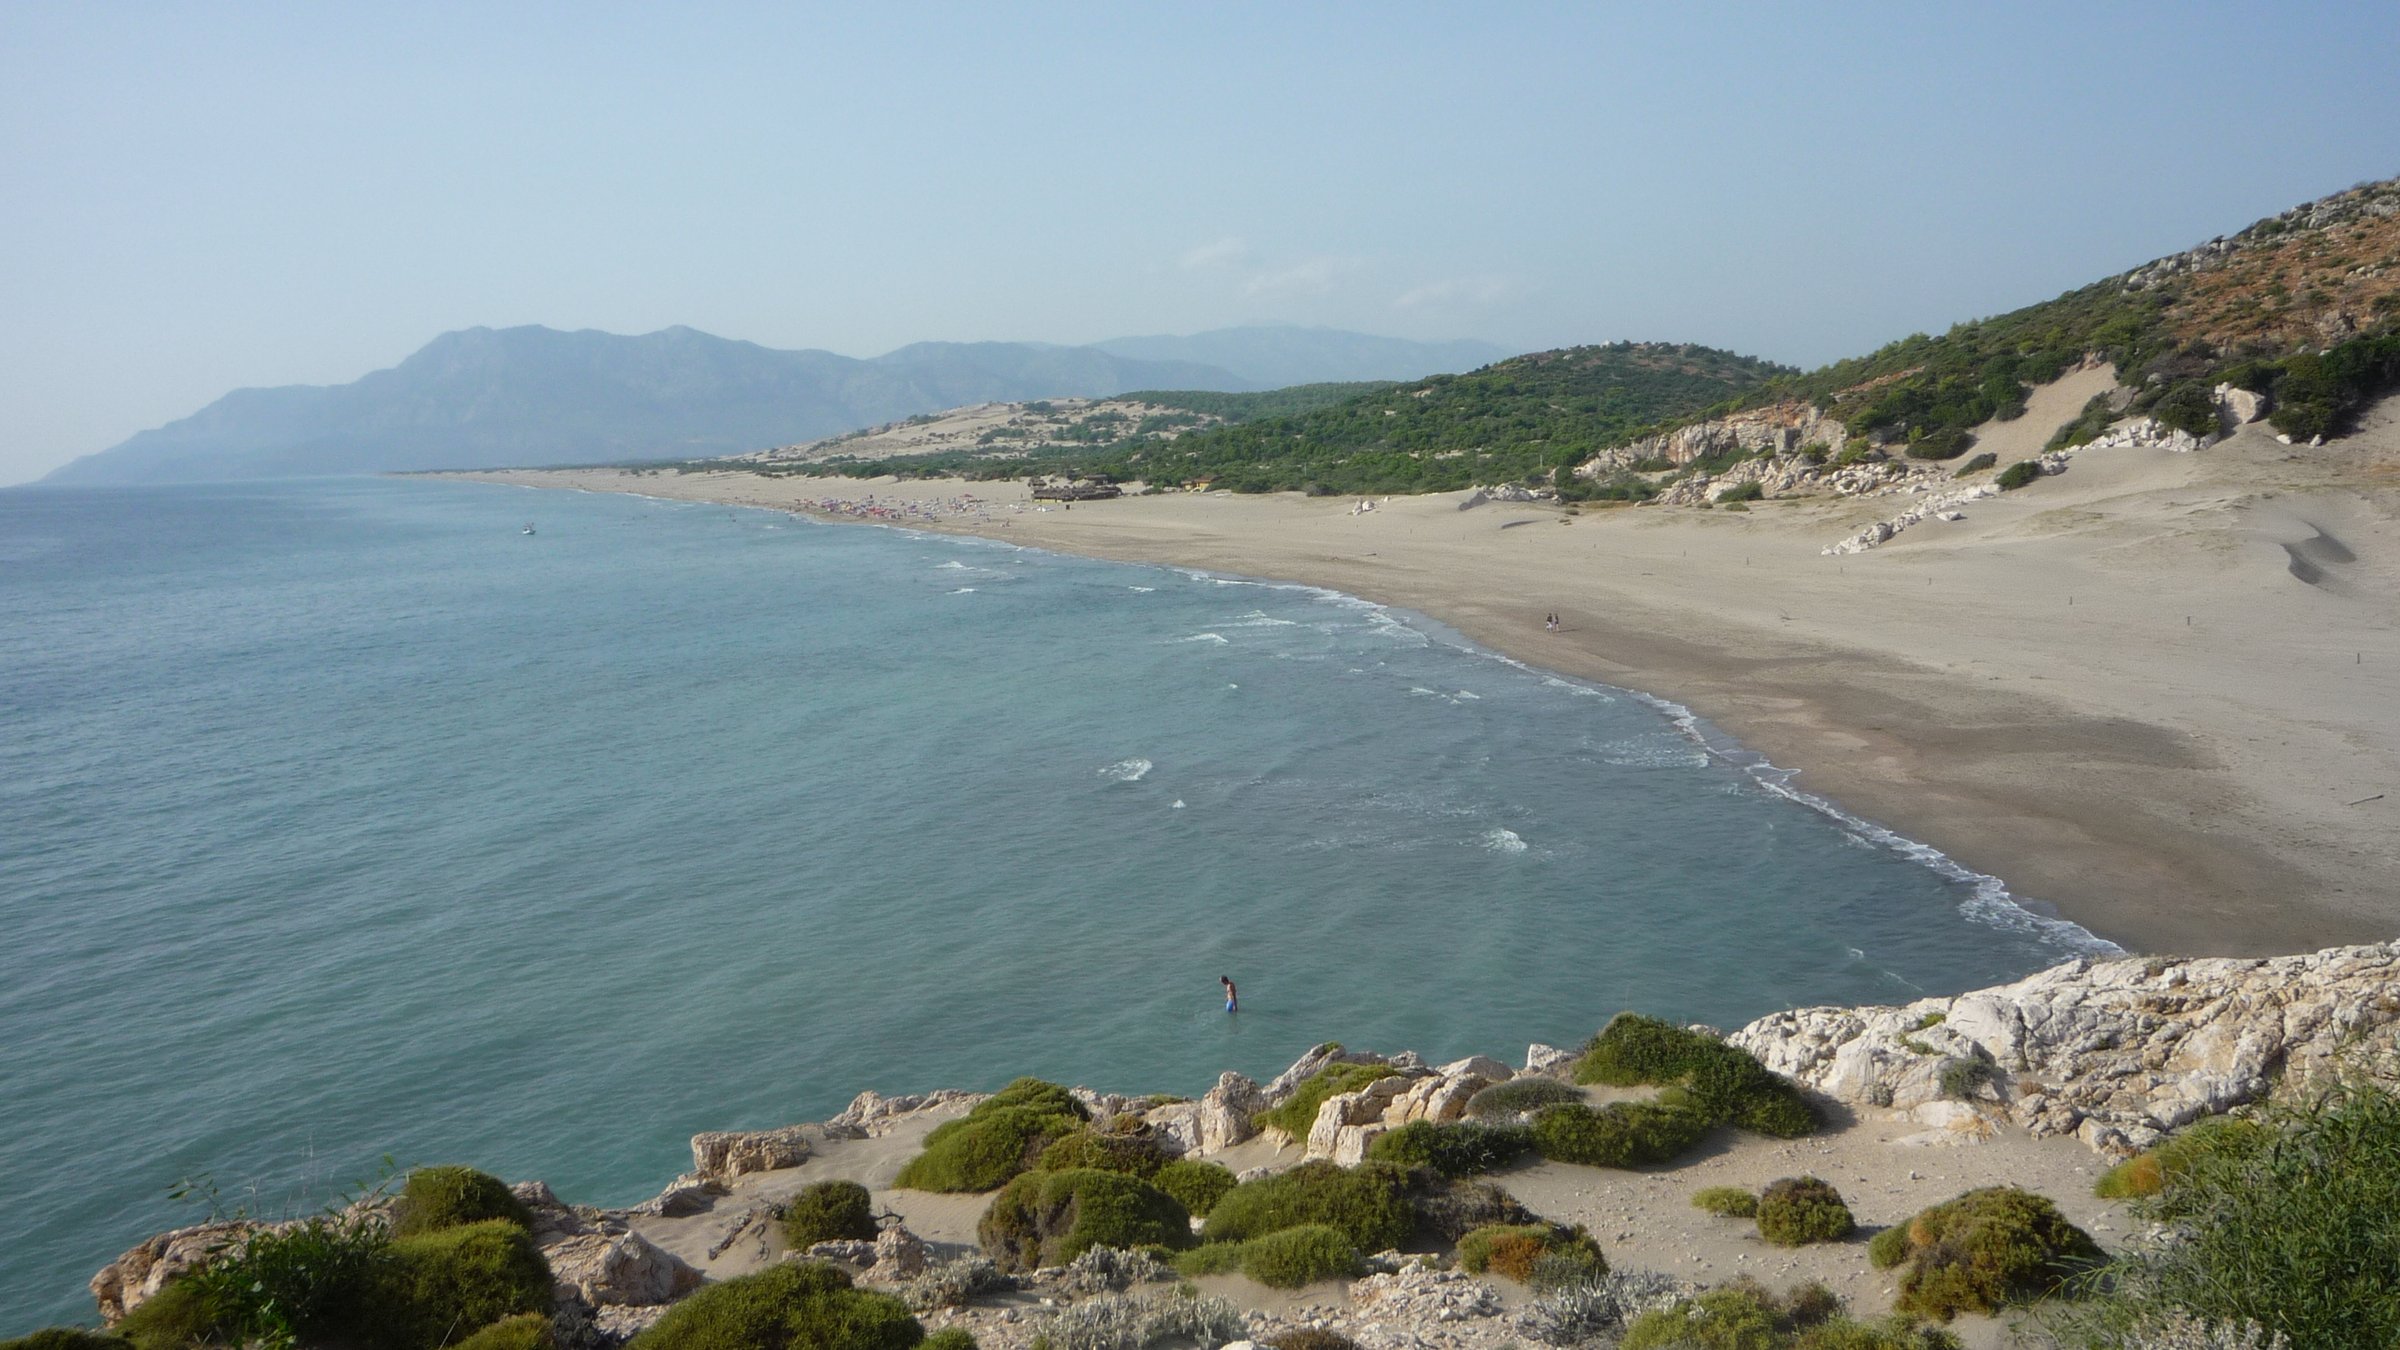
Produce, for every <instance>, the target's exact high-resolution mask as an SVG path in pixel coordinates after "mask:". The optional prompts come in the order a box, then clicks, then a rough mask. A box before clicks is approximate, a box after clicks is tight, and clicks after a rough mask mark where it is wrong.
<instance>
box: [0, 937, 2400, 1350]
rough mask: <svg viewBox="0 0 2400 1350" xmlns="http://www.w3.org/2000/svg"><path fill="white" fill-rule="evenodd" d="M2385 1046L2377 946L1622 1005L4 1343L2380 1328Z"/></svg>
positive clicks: (1318, 1056)
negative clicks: (1853, 991) (1469, 1047)
mask: <svg viewBox="0 0 2400 1350" xmlns="http://www.w3.org/2000/svg"><path fill="white" fill-rule="evenodd" d="M2396 1033H2400V942H2395V943H2388V944H2381V945H2376V946H2366V947H2348V948H2336V949H2332V950H2328V951H2324V952H2318V953H2315V954H2311V955H2305V956H2292V957H2277V958H2267V959H2260V960H2231V959H2205V960H2172V959H2161V958H2148V959H2140V958H2137V959H2128V960H2114V961H2090V960H2079V961H2074V962H2070V963H2068V964H2065V965H2062V966H2059V967H2055V968H2053V969H2050V970H2047V971H2043V972H2041V973H2039V974H2036V975H2033V976H2030V977H2028V978H2026V979H2023V980H2019V981H2016V982H2015V983H2012V984H2007V985H2002V986H1998V987H1995V988H1990V989H1982V990H1976V991H1972V992H1969V993H1964V994H1959V995H1956V996H1951V997H1940V998H1927V999H1921V1000H1918V1001H1916V1002H1914V1003H1910V1004H1908V1005H1905V1006H1901V1007H1878V1008H1812V1009H1801V1010H1795V1011H1791V1012H1785V1013H1778V1014H1774V1015H1771V1016H1768V1017H1764V1018H1760V1019H1759V1020H1757V1021H1755V1022H1753V1023H1751V1024H1749V1025H1748V1026H1745V1027H1743V1028H1741V1029H1740V1030H1738V1031H1735V1032H1733V1033H1731V1034H1730V1035H1720V1034H1719V1033H1716V1032H1712V1031H1710V1030H1708V1029H1706V1028H1687V1027H1682V1026H1678V1025H1675V1024H1673V1023H1670V1022H1664V1021H1659V1020H1656V1019H1653V1018H1648V1017H1643V1016H1639V1015H1636V1014H1630V1013H1628V1014H1621V1015H1619V1016H1617V1017H1615V1018H1613V1019H1611V1020H1610V1021H1609V1022H1608V1023H1607V1024H1606V1025H1605V1026H1604V1027H1602V1028H1601V1030H1600V1031H1599V1032H1598V1033H1596V1034H1595V1035H1594V1036H1593V1038H1592V1039H1591V1040H1590V1041H1588V1042H1587V1043H1585V1044H1584V1045H1583V1046H1582V1047H1580V1048H1578V1049H1575V1050H1565V1049H1558V1048H1554V1047H1549V1046H1543V1045H1534V1046H1532V1047H1529V1048H1528V1050H1527V1052H1526V1054H1525V1057H1524V1062H1523V1064H1522V1065H1521V1066H1520V1067H1513V1068H1512V1067H1511V1066H1509V1065H1506V1064H1503V1063H1500V1062H1499V1061H1496V1060H1493V1059H1490V1058H1487V1057H1482V1056H1476V1057H1471V1058H1468V1059H1464V1060H1458V1061H1455V1062H1452V1063H1448V1064H1442V1065H1431V1064H1427V1063H1425V1062H1424V1061H1423V1060H1422V1059H1420V1058H1419V1057H1418V1056H1416V1055H1414V1054H1410V1053H1401V1054H1394V1055H1385V1054H1380V1053H1375V1052H1370V1051H1363V1050H1353V1049H1346V1048H1344V1047H1342V1046H1339V1045H1333V1044H1327V1045H1321V1046H1317V1047H1315V1048H1313V1049H1311V1050H1310V1051H1309V1052H1308V1053H1307V1054H1305V1055H1303V1056H1302V1057H1301V1058H1300V1059H1299V1060H1298V1061H1297V1062H1295V1063H1294V1064H1293V1065H1292V1066H1291V1067H1290V1068H1289V1069H1287V1070H1285V1071H1284V1072H1283V1073H1281V1074H1279V1075H1277V1076H1276V1077H1274V1078H1273V1079H1271V1080H1269V1081H1267V1082H1265V1083H1259V1082H1257V1081H1255V1080H1252V1079H1250V1078H1247V1077H1245V1076H1243V1075H1240V1074H1235V1073H1227V1074H1224V1075H1222V1076H1221V1077H1220V1078H1219V1079H1218V1081H1217V1083H1216V1084H1215V1085H1214V1086H1213V1087H1212V1088H1211V1089H1210V1090H1209V1091H1208V1092H1207V1093H1206V1094H1205V1095H1203V1096H1202V1097H1200V1098H1199V1099H1197V1100H1183V1099H1177V1098H1172V1097H1160V1096H1128V1095H1124V1094H1120V1093H1112V1092H1096V1091H1092V1090H1090V1089H1085V1088H1073V1089H1069V1088H1065V1087H1061V1086H1058V1085H1055V1084H1048V1083H1042V1082H1038V1081H1035V1080H1031V1079H1023V1080H1019V1081H1017V1082H1015V1083H1012V1084H1010V1085H1009V1086H1008V1087H1007V1088H1005V1089H1003V1090H1002V1091H1000V1092H997V1093H977V1092H965V1091H957V1090H946V1091H939V1092H933V1093H927V1094H922V1095H910V1096H896V1097H886V1096H883V1095H880V1094H878V1093H876V1092H872V1091H870V1092H866V1093H862V1094H861V1095H860V1096H859V1097H858V1099H857V1100H856V1101H854V1102H853V1103H852V1104H851V1105H850V1107H849V1108H848V1109H847V1110H845V1111H844V1112H843V1113H842V1114H840V1115H838V1116H836V1117H834V1118H833V1119H831V1120H829V1121H826V1122H824V1123H822V1124H814V1125H795V1126H786V1127H782V1128H779V1129H773V1130H764V1131H749V1132H730V1133H729V1132H713V1133H707V1134H701V1135H697V1136H695V1137H694V1138H693V1140H692V1153H693V1168H692V1170H691V1171H690V1172H688V1173H686V1174H685V1175H683V1176H681V1177H679V1178H677V1179H676V1180H675V1181H674V1182H673V1183H672V1184H670V1185H669V1186H668V1187H667V1188H666V1189H665V1190H664V1191H662V1192H661V1193H660V1194H659V1195H658V1196H657V1197H655V1198H654V1199H652V1200H650V1201H647V1202H645V1203H644V1204H642V1205H639V1206H635V1207H633V1208H631V1209H625V1210H602V1209H594V1208H591V1207H586V1206H570V1205H567V1204H565V1203H562V1202H561V1201H560V1200H559V1198H558V1197H557V1196H555V1195H554V1194H552V1192H551V1191H550V1188H549V1187H547V1186H546V1185H544V1184H542V1183H541V1182H538V1181H528V1182H520V1183H518V1184H516V1185H514V1186H507V1185H504V1184H502V1183H501V1182H500V1181H499V1180H497V1179H494V1178H491V1177H488V1176H485V1175H484V1174H482V1173H480V1172H477V1171H474V1170H473V1169H471V1168H466V1167H457V1166H445V1167H431V1168H420V1169H417V1170H415V1171H413V1172H411V1173H409V1174H408V1175H407V1176H406V1177H405V1178H404V1179H401V1180H398V1181H395V1182H393V1183H389V1184H386V1185H384V1186H381V1187H377V1188H375V1189H374V1190H373V1191H372V1192H370V1193H369V1194H367V1195H364V1196H362V1197H359V1198H357V1199H355V1200H353V1201H351V1202H350V1203H347V1204H345V1205H343V1206H339V1207H336V1208H334V1209H331V1210H328V1211H326V1212H323V1213H319V1214H315V1215H310V1216H306V1217H302V1218H298V1219H286V1220H280V1221H274V1222H264V1221H260V1220H258V1219H255V1218H251V1217H245V1216H240V1215H233V1214H217V1215H214V1216H212V1218H211V1220H210V1221H209V1222H207V1223H203V1224H198V1225H194V1226H192V1227H188V1228H184V1229H178V1230H175V1231H173V1232H170V1233H165V1234H160V1235H158V1236H156V1237H153V1238H150V1239H148V1240H146V1241H144V1242H142V1243H140V1244H138V1245H137V1246H135V1247H133V1248H132V1249H130V1250H128V1251H127V1252H126V1253H125V1254H124V1255H123V1256H121V1257H120V1258H119V1259H118V1260H117V1261H115V1262H113V1263H111V1264H110V1265H109V1266H108V1267H107V1268H106V1269H104V1270H102V1271H101V1272H100V1273H99V1274H98V1275H97V1276H96V1277H95V1278H94V1279H93V1281H92V1290H93V1293H94V1295H95V1298H96V1300H97V1308H96V1311H97V1312H98V1314H99V1315H100V1320H101V1321H102V1322H103V1323H104V1325H105V1326H106V1327H107V1328H108V1329H107V1330H104V1331H101V1332H89V1331H71V1330H60V1331H53V1332H45V1333H40V1334H38V1335H37V1336H36V1337H34V1338H32V1339H31V1340H29V1341H25V1342H19V1343H14V1344H13V1345H12V1347H11V1350H34V1347H36V1346H40V1347H44V1350H53V1348H54V1350H74V1348H78V1347H88V1350H102V1347H103V1346H106V1347H117V1348H118V1350H123V1348H124V1347H128V1346H130V1347H138V1348H139V1350H178V1348H180V1347H190V1346H201V1345H228V1344H242V1343H253V1342H255V1343H262V1344H287V1345H344V1346H350V1345H372V1346H389V1347H392V1350H418V1348H419V1347H424V1348H426V1350H431V1347H438V1346H447V1345H453V1344H466V1345H474V1346H478V1347H480V1348H481V1350H495V1348H496V1347H501V1346H508V1347H521V1348H523V1350H533V1348H534V1347H542V1346H551V1347H581V1348H584V1350H602V1348H603V1347H609V1346H614V1345H618V1344H623V1343H627V1342H631V1343H633V1344H635V1345H637V1346H639V1347H642V1350H664V1348H665V1347H681V1346H685V1345H692V1346H698V1345H703V1344H705V1345H710V1346H718V1345H723V1346H752V1345H755V1346H787V1345H790V1346H797V1345H808V1346H823V1347H829V1348H838V1350H908V1347H910V1346H914V1345H916V1344H919V1343H920V1342H922V1341H925V1340H927V1339H936V1340H940V1341H942V1342H943V1343H944V1345H945V1346H946V1347H949V1348H950V1350H963V1348H964V1347H965V1346H967V1345H969V1344H971V1343H974V1342H981V1343H983V1344H987V1345H1001V1346H1017V1345H1028V1346H1034V1345H1044V1346H1049V1347H1052V1348H1053V1350H1082V1348H1083V1347H1091V1348H1092V1350H1134V1348H1136V1347H1141V1346H1145V1345H1149V1344H1153V1343H1177V1344H1199V1345H1203V1346H1207V1347H1211V1350H1214V1347H1217V1346H1220V1345H1225V1344H1231V1343H1237V1342H1251V1343H1264V1344H1271V1345H1275V1346H1279V1347H1282V1350H1342V1347H1344V1346H1365V1347H1386V1346H1389V1347H1399V1346H1455V1347H1493V1348H1494V1350H1496V1348H1497V1347H1498V1346H1501V1345H1505V1344H1524V1343H1537V1342H1538V1343H1549V1344H1558V1345H1575V1344H1592V1345H1617V1344H1622V1345H1624V1346H1628V1347H1640V1346H1669V1345H1720V1344H1723V1345H1742V1346H1763V1347H1777V1346H1794V1347H1802V1346H1813V1347H1829V1346H1869V1347H1878V1346H1890V1347H1937V1346H1943V1345H1953V1344H1958V1343H1959V1342H1958V1341H1957V1340H1956V1339H1954V1337H1955V1336H1956V1335H1958V1334H1962V1333H1963V1334H1964V1335H1966V1336H1968V1337H1969V1338H1971V1339H1973V1340H1975V1342H1976V1343H1979V1344H1999V1343H2007V1342H2006V1341H2005V1340H2001V1339H1996V1338H1999V1337H2003V1336H2006V1335H2007V1334H2009V1333H2008V1332H2007V1331H2006V1330H2005V1329H2004V1328H2003V1327H2002V1326H2001V1324H2000V1323H1998V1322H1995V1321H1991V1320H1989V1319H1990V1318H1991V1316H1992V1315H1993V1314H1995V1313H2001V1312H2003V1311H2007V1312H2009V1313H2010V1314H2011V1315H2012V1316H2018V1317H2028V1316H2029V1317H2030V1318H2031V1319H2032V1320H2031V1321H2030V1322H2027V1323H2025V1325H2024V1327H2023V1328H2020V1333H2019V1334H2021V1335H2022V1336H2023V1337H2026V1338H2029V1339H2026V1340H2024V1343H2027V1344H2067V1345H2095V1346H2097V1345H2114V1346H2136V1345H2140V1346H2154V1347H2163V1346H2169V1345H2203V1344H2205V1345H2227V1346H2235V1345H2242V1346H2266V1345H2271V1344H2276V1343H2278V1342H2276V1341H2275V1340H2274V1337H2275V1336H2276V1335H2278V1334H2281V1335H2284V1336H2286V1337H2287V1340H2286V1341H2285V1342H2283V1343H2287V1344H2291V1345H2311V1346H2315V1345H2337V1346H2346V1345H2382V1344H2388V1343H2389V1341H2388V1340H2386V1339H2375V1338H2382V1337H2386V1336H2388V1335H2389V1334H2391V1333H2393V1332H2395V1331H2400V1301H2396V1296H2395V1295H2394V1293H2393V1291H2394V1290H2400V1269H2393V1268H2392V1267H2394V1266H2395V1263H2400V1246H2396V1245H2395V1244H2394V1242H2393V1241H2392V1239H2393V1238H2394V1237H2395V1236H2400V1233H2395V1232H2394V1231H2393V1230H2394V1227H2395V1225H2400V1104H2396V1103H2395V1099H2394V1098H2393V1096H2392V1095H2391V1089H2392V1087H2393V1086H2394V1084H2395V1082H2396V1081H2400V1080H2396V1077H2395V1070H2396V1067H2400V1046H2396V1043H2395V1034H2396ZM2270 1145H2271V1146H2270ZM2078 1160H2081V1161H2078ZM2112 1162H2115V1163H2120V1164H2121V1165H2119V1166H2117V1167H2115V1168H2113V1169H2110V1170H2108V1171H2106V1172H2105V1174H2104V1175H2099V1176H2097V1177H2096V1178H2095V1176H2093V1175H2092V1173H2095V1172H2098V1171H2099V1170H2100V1169H2101V1168H2102V1167H2103V1166H2105V1165H2106V1164H2108V1163H2112ZM1929 1173H1930V1174H1932V1175H1928V1174H1929ZM1727 1181H1732V1182H1736V1183H1740V1184H1733V1185H1726V1184H1703V1183H1710V1182H1716V1183H1722V1182H1727ZM2387 1201H2389V1202H2391V1203H2386V1202H2387ZM2261 1225H2269V1226H2271V1227H2272V1228H2273V1230H2274V1231H2273V1232H2272V1233H2262V1232H2261V1231H2260V1227H2261ZM2229 1234H2239V1235H2246V1236H2243V1237H2241V1238H2240V1243H2241V1246H2240V1252H2239V1253H2238V1255H2239V1260H2238V1261H2236V1259H2235V1254H2232V1253H2230V1250H2229V1249H2228V1248H2227V1247H2226V1243H2228V1242H2232V1241H2235V1238H2234V1237H2229V1236H2228V1235H2229ZM1870 1239H1871V1240H1870ZM2378 1244H2380V1245H2378ZM2262 1253H2263V1254H2262ZM2236 1265H2238V1266H2239V1270H2238V1271H2237V1272H2236V1274H2237V1275H2238V1278H2235V1277H2233V1276H2229V1275H2228V1274H2227V1271H2228V1270H2233V1269H2234V1267H2235V1266H2236ZM1729 1276H1730V1277H1732V1278H1731V1279H1728V1278H1727V1277H1729ZM1777 1286H1782V1287H1780V1288H1779V1287H1777ZM1283 1291H1298V1292H1293V1293H1287V1292H1283ZM1737 1333H1738V1334H1737ZM2177 1336H2183V1337H2185V1339H2181V1340H2178V1339H2174V1338H2175V1337H2177ZM2209 1336H2214V1337H2217V1339H2213V1340H2210V1339H2192V1338H2194V1337H2209Z"/></svg>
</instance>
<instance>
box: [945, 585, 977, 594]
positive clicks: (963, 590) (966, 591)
mask: <svg viewBox="0 0 2400 1350" xmlns="http://www.w3.org/2000/svg"><path fill="white" fill-rule="evenodd" d="M950 593H951V594H952V595H973V594H974V593H975V588H974V587H972V586H961V587H959V588H958V589H957V590H955V591H952V592H950Z"/></svg>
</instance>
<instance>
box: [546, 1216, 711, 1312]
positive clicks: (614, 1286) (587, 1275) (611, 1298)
mask: <svg viewBox="0 0 2400 1350" xmlns="http://www.w3.org/2000/svg"><path fill="white" fill-rule="evenodd" d="M542 1256H543V1258H544V1259H546V1260H548V1261H549V1263H550V1277H551V1279H553V1280H554V1281H556V1283H557V1288H558V1293H559V1295H560V1296H561V1297H565V1296H568V1295H572V1296H574V1297H577V1298H581V1299H582V1300H583V1301H584V1302H586V1303H589V1304H591V1305H592V1306H593V1307H595V1308H612V1307H634V1308H646V1307H651V1306H654V1305H657V1304H662V1303H671V1302H673V1301H674V1300H676V1299H678V1298H681V1297H683V1296H684V1295H685V1294H688V1293H690V1292H692V1291H693V1290H694V1289H697V1288H699V1287H700V1272H699V1271H697V1270H695V1269H693V1268H692V1266H691V1265H690V1263H688V1262H686V1261H685V1260H684V1259H683V1258H682V1257H680V1256H677V1255H675V1254H674V1253H673V1252H670V1251H668V1250H666V1249H665V1248H663V1247H661V1246H659V1245H658V1244H657V1243H655V1242H652V1241H651V1240H649V1239H648V1238H646V1237H643V1236H642V1235H641V1234H639V1233H632V1232H626V1233H584V1234H581V1235H579V1236H576V1237H569V1238H562V1239H560V1240H558V1241H556V1242H553V1243H549V1244H546V1245H544V1246H543V1248H542Z"/></svg>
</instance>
